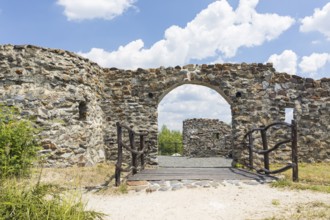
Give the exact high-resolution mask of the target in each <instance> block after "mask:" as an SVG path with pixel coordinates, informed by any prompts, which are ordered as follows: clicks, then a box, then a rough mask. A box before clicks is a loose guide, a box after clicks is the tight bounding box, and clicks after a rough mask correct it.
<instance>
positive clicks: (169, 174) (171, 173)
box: [128, 167, 274, 181]
mask: <svg viewBox="0 0 330 220" xmlns="http://www.w3.org/2000/svg"><path fill="white" fill-rule="evenodd" d="M270 179H274V177H270V176H268V177H267V176H264V175H260V174H256V173H252V172H249V171H246V170H243V169H237V168H231V167H221V168H158V169H145V170H142V171H141V172H139V173H137V174H135V175H134V176H130V177H129V178H128V181H139V180H145V181H157V180H158V181H165V180H217V181H219V180H256V181H265V180H270Z"/></svg>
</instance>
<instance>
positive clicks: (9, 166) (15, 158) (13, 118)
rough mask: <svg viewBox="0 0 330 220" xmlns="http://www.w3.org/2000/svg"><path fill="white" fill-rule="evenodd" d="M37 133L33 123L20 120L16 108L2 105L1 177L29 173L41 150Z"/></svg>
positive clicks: (0, 119)
mask: <svg viewBox="0 0 330 220" xmlns="http://www.w3.org/2000/svg"><path fill="white" fill-rule="evenodd" d="M36 133H37V129H36V128H35V127H34V125H33V123H32V122H31V121H29V120H26V119H23V118H20V116H19V114H18V110H17V109H16V108H13V107H11V108H10V107H5V106H1V105H0V177H8V176H21V175H26V174H28V173H29V170H30V167H31V165H32V162H33V161H34V160H35V159H36V157H37V151H38V150H39V146H38V144H37V141H36Z"/></svg>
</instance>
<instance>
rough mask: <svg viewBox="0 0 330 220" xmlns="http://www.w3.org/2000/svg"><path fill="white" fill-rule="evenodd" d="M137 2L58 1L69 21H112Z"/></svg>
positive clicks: (125, 0) (107, 0)
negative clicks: (97, 19) (99, 19)
mask: <svg viewBox="0 0 330 220" xmlns="http://www.w3.org/2000/svg"><path fill="white" fill-rule="evenodd" d="M134 2H135V0H92V1H91V0H57V4H58V5H61V6H63V7H64V14H65V16H66V17H67V18H68V20H88V19H96V18H101V19H106V20H111V19H113V18H115V17H117V16H119V15H121V14H123V13H124V12H125V11H126V10H127V9H128V8H130V7H132V6H133V3H134Z"/></svg>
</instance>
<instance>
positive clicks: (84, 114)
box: [78, 101, 87, 121]
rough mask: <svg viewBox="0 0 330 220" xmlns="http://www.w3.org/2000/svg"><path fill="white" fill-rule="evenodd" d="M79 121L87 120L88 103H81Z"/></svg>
mask: <svg viewBox="0 0 330 220" xmlns="http://www.w3.org/2000/svg"><path fill="white" fill-rule="evenodd" d="M78 108H79V120H81V121H84V120H86V118H87V103H86V102H84V101H82V102H79V107H78Z"/></svg>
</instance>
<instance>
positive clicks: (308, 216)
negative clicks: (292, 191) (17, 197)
mask: <svg viewBox="0 0 330 220" xmlns="http://www.w3.org/2000/svg"><path fill="white" fill-rule="evenodd" d="M314 219H318V220H323V219H324V220H328V219H330V205H327V204H325V203H322V202H310V203H305V204H299V205H297V206H296V207H294V208H293V209H290V210H286V211H284V213H281V214H279V215H276V216H273V217H271V218H266V219H264V220H314Z"/></svg>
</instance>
